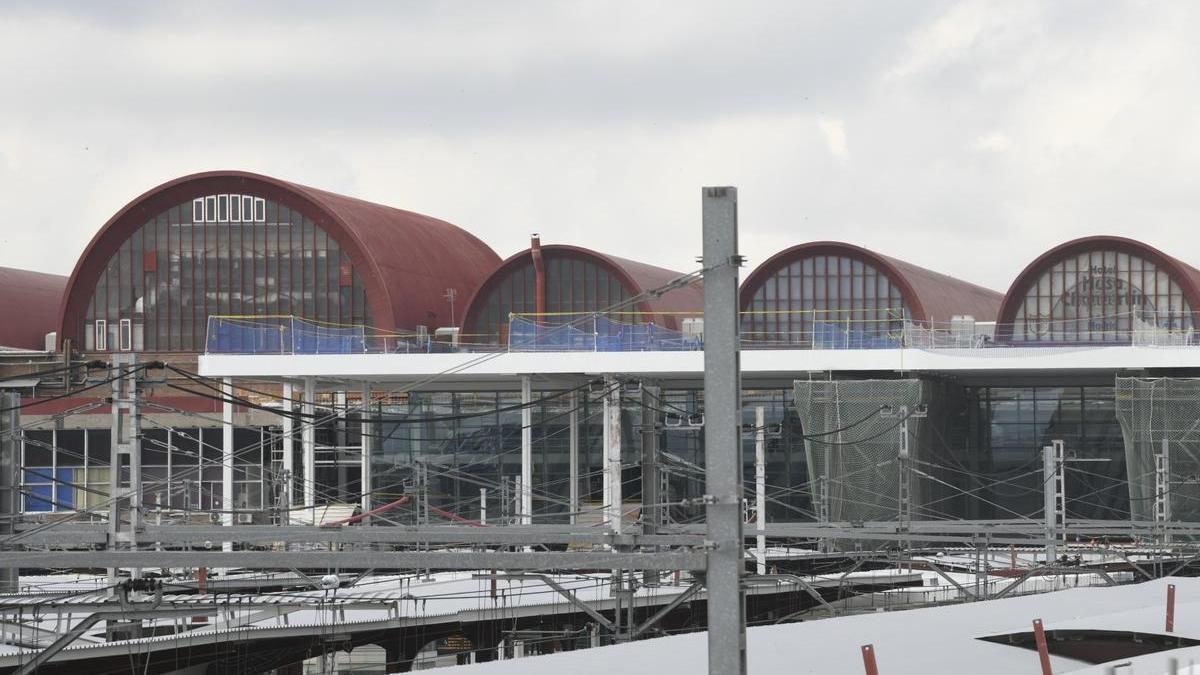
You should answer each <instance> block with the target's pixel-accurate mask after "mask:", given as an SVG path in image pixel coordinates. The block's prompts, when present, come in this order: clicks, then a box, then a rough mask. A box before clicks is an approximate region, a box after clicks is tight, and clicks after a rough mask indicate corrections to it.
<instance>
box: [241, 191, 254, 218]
mask: <svg viewBox="0 0 1200 675" xmlns="http://www.w3.org/2000/svg"><path fill="white" fill-rule="evenodd" d="M251 220H254V197H251V196H250V195H242V221H243V222H250V221H251Z"/></svg>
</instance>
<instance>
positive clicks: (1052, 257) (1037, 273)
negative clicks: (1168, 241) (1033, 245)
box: [996, 235, 1200, 340]
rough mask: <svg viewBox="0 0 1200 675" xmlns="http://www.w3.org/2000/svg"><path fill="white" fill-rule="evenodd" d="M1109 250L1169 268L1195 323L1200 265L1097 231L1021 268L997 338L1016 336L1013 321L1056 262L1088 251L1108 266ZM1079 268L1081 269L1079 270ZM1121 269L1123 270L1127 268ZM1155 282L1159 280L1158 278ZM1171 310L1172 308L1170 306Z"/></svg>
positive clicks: (1065, 290)
mask: <svg viewBox="0 0 1200 675" xmlns="http://www.w3.org/2000/svg"><path fill="white" fill-rule="evenodd" d="M1106 252H1108V253H1113V254H1116V255H1118V256H1120V255H1121V254H1125V255H1128V256H1131V257H1133V258H1138V259H1140V260H1143V261H1147V262H1149V263H1151V264H1153V265H1154V266H1155V267H1156V268H1157V270H1161V271H1165V272H1166V274H1167V276H1168V277H1169V279H1170V282H1171V283H1173V284H1175V285H1177V287H1178V289H1179V295H1181V296H1182V300H1183V303H1182V304H1181V306H1182V307H1185V308H1187V309H1186V310H1185V312H1184V313H1185V314H1187V316H1186V317H1183V319H1184V320H1185V321H1186V323H1187V324H1188V326H1187V327H1194V326H1193V325H1192V321H1193V319H1192V317H1191V316H1190V313H1191V312H1194V311H1196V310H1197V308H1200V269H1197V268H1195V267H1192V266H1191V265H1189V264H1187V263H1185V262H1183V261H1182V260H1179V259H1178V258H1175V257H1172V256H1170V255H1167V254H1166V253H1164V252H1162V251H1160V250H1159V249H1157V248H1155V247H1153V246H1150V245H1149V244H1146V243H1144V242H1141V241H1138V240H1136V239H1130V238H1128V237H1119V236H1114V235H1096V236H1089V237H1081V238H1079V239H1073V240H1071V241H1068V242H1065V243H1062V244H1059V245H1058V246H1055V247H1054V248H1052V249H1050V250H1048V251H1046V252H1045V253H1043V254H1042V255H1040V256H1038V257H1037V258H1036V259H1035V260H1034V261H1033V262H1031V263H1029V264H1028V265H1027V266H1026V267H1025V269H1024V270H1022V271H1021V273H1020V275H1018V276H1017V278H1016V279H1015V280H1014V281H1013V283H1012V285H1011V286H1009V289H1008V292H1007V293H1006V294H1005V295H1004V302H1003V303H1002V304H1001V306H1000V312H999V316H998V319H997V323H998V325H997V332H996V337H997V339H998V340H1012V339H1014V333H1013V324H1014V322H1016V321H1017V319H1018V316H1017V315H1018V312H1019V311H1020V309H1021V308H1022V306H1023V305H1024V303H1025V302H1026V299H1027V297H1028V296H1029V294H1030V292H1031V291H1032V290H1033V289H1034V285H1035V284H1037V283H1038V282H1039V280H1040V279H1041V278H1042V276H1043V275H1044V274H1046V273H1047V272H1048V271H1050V270H1051V269H1053V268H1055V266H1056V265H1060V264H1062V263H1066V262H1067V261H1068V260H1072V259H1075V260H1078V259H1079V258H1080V256H1085V255H1088V254H1091V255H1092V256H1093V257H1089V258H1087V260H1093V259H1094V261H1095V265H1099V266H1101V267H1105V266H1107V262H1106V260H1105V258H1104V257H1103V254H1104V253H1106ZM1089 267H1090V266H1089ZM1076 271H1077V272H1078V271H1079V270H1076ZM1120 273H1122V274H1123V271H1122V272H1120ZM1123 281H1124V280H1123V279H1122V282H1123ZM1154 283H1155V284H1157V281H1155V282H1154ZM1128 287H1129V288H1135V289H1136V293H1137V295H1138V296H1145V297H1147V298H1149V297H1150V296H1152V295H1154V294H1153V293H1152V292H1151V291H1150V289H1146V288H1141V287H1140V286H1139V285H1137V284H1132V283H1131V284H1129V285H1128ZM1058 290H1059V289H1058V287H1053V290H1052V292H1054V291H1058ZM1071 290H1073V289H1069V288H1066V287H1065V286H1064V287H1063V288H1062V289H1061V292H1062V293H1069V292H1070V291H1071ZM1096 294H1097V295H1099V294H1100V292H1099V291H1097V292H1096ZM1167 311H1171V310H1170V308H1169V307H1168V308H1167ZM1177 318H1179V317H1177ZM1080 320H1083V317H1080V318H1078V319H1076V321H1080ZM1176 327H1180V326H1176ZM1125 328H1128V327H1123V328H1120V329H1118V330H1124V329H1125ZM1117 337H1119V336H1117ZM1128 338H1129V336H1128V335H1127V334H1126V335H1125V336H1124V339H1128Z"/></svg>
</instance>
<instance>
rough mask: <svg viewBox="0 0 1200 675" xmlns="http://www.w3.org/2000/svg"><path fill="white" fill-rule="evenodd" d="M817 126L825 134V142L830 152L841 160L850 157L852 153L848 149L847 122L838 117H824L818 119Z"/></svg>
mask: <svg viewBox="0 0 1200 675" xmlns="http://www.w3.org/2000/svg"><path fill="white" fill-rule="evenodd" d="M817 126H818V127H819V128H820V129H821V133H822V134H824V135H825V144H826V145H827V146H828V147H829V154H831V155H833V156H834V157H836V158H838V159H839V160H845V159H848V158H849V157H850V154H849V152H848V151H847V150H846V123H845V122H844V121H842V120H838V119H829V118H823V119H820V120H817Z"/></svg>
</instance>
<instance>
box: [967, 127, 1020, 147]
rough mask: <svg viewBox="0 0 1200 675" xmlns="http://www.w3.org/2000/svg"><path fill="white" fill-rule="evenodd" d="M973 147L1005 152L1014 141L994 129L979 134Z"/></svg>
mask: <svg viewBox="0 0 1200 675" xmlns="http://www.w3.org/2000/svg"><path fill="white" fill-rule="evenodd" d="M971 147H973V148H975V149H976V150H980V151H984V152H1005V151H1007V150H1008V149H1009V148H1011V147H1012V141H1010V140H1009V139H1008V136H1005V135H1004V134H1002V133H1000V132H999V131H993V132H990V133H986V134H983V135H982V136H977V137H976V138H975V141H974V142H973V143H972V144H971Z"/></svg>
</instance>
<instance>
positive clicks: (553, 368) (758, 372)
mask: <svg viewBox="0 0 1200 675" xmlns="http://www.w3.org/2000/svg"><path fill="white" fill-rule="evenodd" d="M741 360H742V373H743V376H763V377H770V376H787V375H790V374H796V373H804V372H809V371H829V370H837V371H848V372H854V371H863V372H878V371H892V372H1005V371H1020V372H1026V371H1044V372H1054V371H1080V372H1087V371H1093V372H1104V371H1113V370H1126V369H1128V370H1141V369H1149V368H1155V369H1157V368H1200V348H1198V347H1140V346H1139V347H1134V346H1112V347H1013V348H1003V347H994V348H989V349H938V350H925V349H842V350H833V349H830V350H811V349H804V350H788V349H773V350H745V351H743V352H742V355H741ZM199 370H200V374H201V375H204V376H207V377H235V378H236V377H253V378H284V379H291V378H303V377H328V378H349V379H360V380H368V381H371V380H380V381H397V380H415V379H419V378H426V377H437V379H439V380H446V381H458V382H463V381H472V380H479V379H488V378H505V377H510V376H517V375H523V374H541V375H575V374H600V373H622V374H628V375H640V376H644V377H676V378H679V377H689V376H694V377H697V378H699V377H701V376H702V374H703V372H704V353H703V352H499V353H493V354H466V353H462V354H460V353H454V354H295V355H293V354H204V355H201V356H200V358H199Z"/></svg>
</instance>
